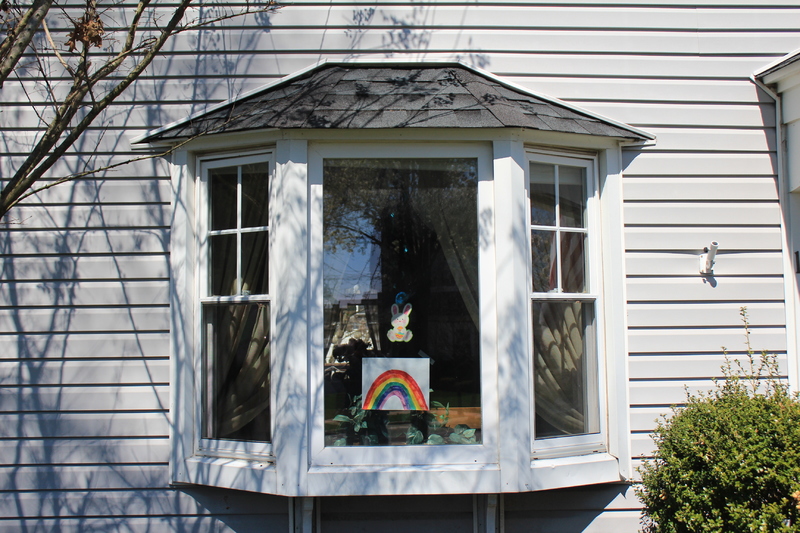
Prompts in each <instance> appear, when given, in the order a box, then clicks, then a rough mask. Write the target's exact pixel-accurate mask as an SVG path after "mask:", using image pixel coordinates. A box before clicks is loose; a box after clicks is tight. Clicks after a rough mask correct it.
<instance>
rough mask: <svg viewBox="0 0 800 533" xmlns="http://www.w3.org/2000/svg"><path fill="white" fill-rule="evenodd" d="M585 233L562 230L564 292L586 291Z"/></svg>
mask: <svg viewBox="0 0 800 533" xmlns="http://www.w3.org/2000/svg"><path fill="white" fill-rule="evenodd" d="M585 240H586V236H585V235H584V234H583V233H574V232H568V231H564V232H561V276H562V278H563V279H562V280H561V290H562V291H563V292H586V283H585V275H584V272H585V269H586V259H585V256H584V242H585Z"/></svg>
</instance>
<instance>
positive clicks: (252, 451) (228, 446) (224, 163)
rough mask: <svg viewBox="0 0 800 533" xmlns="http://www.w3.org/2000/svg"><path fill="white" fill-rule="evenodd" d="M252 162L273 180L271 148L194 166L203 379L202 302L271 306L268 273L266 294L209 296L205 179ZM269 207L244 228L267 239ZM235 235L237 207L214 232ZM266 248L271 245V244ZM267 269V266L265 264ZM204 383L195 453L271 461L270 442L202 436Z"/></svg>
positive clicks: (198, 367) (200, 373) (199, 390)
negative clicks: (259, 222) (261, 221)
mask: <svg viewBox="0 0 800 533" xmlns="http://www.w3.org/2000/svg"><path fill="white" fill-rule="evenodd" d="M253 163H267V164H268V165H269V180H270V182H271V181H272V180H273V176H274V174H275V160H274V153H273V152H272V151H261V152H255V153H247V152H245V153H240V154H235V155H228V156H221V157H220V156H209V157H200V158H198V167H199V176H198V177H199V187H198V188H197V195H198V201H197V207H198V213H199V214H200V215H201V216H198V217H197V250H198V252H199V253H198V276H197V289H196V290H197V294H198V296H199V297H198V298H197V308H196V311H195V312H196V313H197V314H196V319H195V324H197V328H198V329H197V331H196V333H195V338H196V339H197V343H198V346H197V348H196V353H197V354H198V357H197V358H196V360H195V376H197V378H198V379H199V380H201V381H202V380H204V379H208V378H204V376H205V375H206V370H205V369H204V365H205V364H206V363H205V359H206V355H205V352H206V350H208V346H207V345H206V344H207V343H206V342H205V341H206V339H205V337H206V336H205V334H204V332H203V328H204V327H205V324H204V320H203V306H204V304H223V303H232V304H247V303H268V304H270V305H271V303H272V298H271V295H272V294H273V293H274V290H273V287H274V285H273V281H272V276H269V287H268V289H267V290H268V293H267V294H259V295H252V296H250V295H235V296H211V295H209V292H210V290H209V281H210V278H211V273H210V265H209V261H208V257H209V241H208V238H207V237H208V236H210V234H211V233H217V232H211V231H210V230H209V227H208V222H209V220H210V218H211V216H210V213H211V203H210V201H209V195H210V189H211V187H210V182H209V171H210V170H213V169H218V168H229V167H238V168H239V176H240V178H239V179H240V181H241V167H242V166H244V165H249V164H253ZM269 191H272V183H270V184H269ZM237 202H239V203H241V184H240V185H239V186H238V187H237ZM272 211H273V210H272V209H270V213H269V214H270V220H269V221H268V226H266V227H259V228H248V229H258V230H266V231H267V232H268V236H269V240H270V241H271V234H272V232H271V231H270V228H271V226H272V216H273V213H272ZM223 233H224V234H235V235H237V236H241V234H242V233H244V232H242V231H241V211H240V210H239V209H237V224H236V228H233V229H231V230H226V231H223V232H220V233H218V234H223ZM268 247H269V248H271V246H269V244H268ZM270 252H271V250H270V251H268V253H267V258H268V260H269V258H270V257H271V253H270ZM239 261H240V258H238V257H237V271H240V270H241V265H239ZM267 268H269V266H268V267H267ZM274 331H275V320H274V313H273V312H272V310H270V335H271V336H273V337H274ZM272 341H273V339H270V344H272ZM206 386H207V383H200V384H199V386H198V387H196V390H195V395H196V398H197V400H196V404H197V411H198V413H197V415H196V416H197V420H198V422H199V423H198V424H197V426H196V428H195V442H197V449H196V450H197V453H198V454H199V455H208V456H221V457H224V456H238V457H252V458H263V459H265V460H269V461H274V456H273V453H272V442H256V441H235V440H227V439H211V438H205V437H203V435H202V427H203V423H202V421H203V420H204V419H205V417H207V413H204V410H205V408H206V406H205V405H204V404H205V399H204V394H203V392H204V389H205V387H206ZM274 401H275V393H274V391H272V390H270V409H272V406H273V405H274ZM270 426H271V427H270V436H272V435H274V432H275V415H274V413H270Z"/></svg>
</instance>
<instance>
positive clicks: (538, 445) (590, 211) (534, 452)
mask: <svg viewBox="0 0 800 533" xmlns="http://www.w3.org/2000/svg"><path fill="white" fill-rule="evenodd" d="M525 155H526V165H525V191H526V199H527V209H526V213H525V214H526V224H527V227H528V228H529V231H530V230H532V229H534V225H533V224H532V222H531V208H530V163H545V164H552V165H557V166H571V167H581V168H583V169H585V172H586V214H585V218H586V222H585V230H586V231H585V232H583V233H585V234H586V235H587V240H586V242H587V246H586V248H585V256H586V259H585V264H586V267H585V272H586V274H587V275H586V284H587V289H588V290H587V292H584V293H561V292H559V293H542V292H535V291H534V290H533V286H532V266H533V265H532V262H531V260H530V257H531V254H532V252H531V249H530V247H529V248H528V256H527V257H528V261H527V263H528V277H527V279H528V294H529V300H530V304H529V306H528V308H529V313H531V315H530V316H529V319H528V328H529V330H528V338H529V339H531V344H530V349H529V352H530V353H529V356H528V364H529V371H528V375H529V378H530V388H531V391H532V399H531V401H532V402H533V404H532V408H531V420H530V424H531V459H534V460H538V459H546V458H557V457H568V456H579V455H584V454H590V453H601V452H605V451H606V450H607V446H606V442H607V428H606V419H607V416H606V405H607V401H606V387H605V375H604V368H605V353H604V350H603V346H604V342H603V332H604V331H605V327H604V324H605V321H604V316H603V312H602V311H601V308H602V293H603V282H602V272H603V264H602V259H601V255H600V250H601V244H600V239H601V235H600V233H601V232H600V227H599V226H600V224H599V220H598V215H597V212H598V210H599V206H598V204H599V190H598V187H597V183H598V173H597V157H596V156H594V155H588V154H587V155H578V154H573V153H564V152H558V151H553V150H541V149H533V148H527V149H526V150H525ZM555 227H558V228H560V227H561V223H560V221H556V226H555ZM528 244H529V246H530V239H529V240H528ZM560 283H561V282H560V281H559V284H560ZM542 301H565V302H572V301H581V302H592V304H593V310H592V316H593V321H592V322H593V323H592V324H591V325H588V326H587V329H588V330H589V332H588V334H587V336H586V337H587V339H588V340H589V341H590V342H588V343H587V344H588V345H589V346H587V351H588V352H589V353H588V355H587V357H592V358H593V359H594V365H595V368H594V372H595V376H594V381H595V384H594V386H595V387H596V391H595V396H596V397H595V398H594V401H596V402H597V413H596V414H595V416H597V423H598V431H597V432H593V433H587V434H583V435H567V436H558V437H545V438H536V435H535V427H536V408H535V387H534V383H533V381H534V368H533V366H534V365H533V344H532V339H533V316H532V310H531V307H532V304H533V303H534V302H542Z"/></svg>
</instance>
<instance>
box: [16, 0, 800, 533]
mask: <svg viewBox="0 0 800 533" xmlns="http://www.w3.org/2000/svg"><path fill="white" fill-rule="evenodd" d="M207 3H208V2H207ZM493 4H495V2H491V1H485V0H481V1H479V2H456V1H447V2H445V1H442V2H438V3H420V2H408V3H407V4H405V5H396V3H395V4H392V3H384V2H377V3H367V2H361V1H357V0H353V1H349V2H346V1H341V0H334V1H332V2H330V3H329V4H328V5H324V4H323V3H319V2H311V1H308V0H296V1H294V2H292V3H291V4H290V5H286V6H285V7H284V8H283V9H282V10H281V11H280V12H279V13H277V14H274V15H270V16H268V17H266V16H260V17H251V18H248V19H246V20H244V21H242V20H239V21H236V22H230V23H228V24H227V26H228V29H227V30H226V29H214V30H210V29H209V30H204V31H202V32H200V33H199V34H197V33H195V34H187V35H184V36H182V37H180V38H179V39H177V40H176V41H174V43H173V48H172V51H168V52H166V53H164V54H162V57H160V58H158V59H157V60H156V61H155V63H154V65H153V66H152V68H151V70H150V71H149V72H148V76H147V77H146V78H144V79H142V80H140V81H139V82H138V83H137V84H136V85H135V86H134V87H133V88H132V90H131V91H129V92H128V93H126V95H125V96H124V97H123V98H121V99H120V101H119V103H118V104H116V105H115V106H113V108H112V109H111V110H109V112H108V113H107V114H106V117H105V122H104V123H98V126H99V125H101V124H102V125H103V128H105V132H103V131H102V129H101V128H96V129H94V130H93V131H92V132H91V134H89V135H87V136H86V138H85V140H83V141H82V142H81V143H79V145H78V146H77V147H76V149H75V150H74V151H73V152H72V153H71V154H70V155H68V156H66V157H64V158H63V160H62V162H61V163H60V164H59V166H58V168H57V169H55V170H54V172H53V175H54V176H58V175H62V174H63V173H65V172H68V171H71V170H74V169H77V168H80V166H81V164H82V163H83V162H85V161H87V160H92V161H95V162H96V163H108V162H115V161H118V160H120V159H122V158H125V157H129V156H130V155H131V151H130V145H129V141H130V139H131V138H133V137H135V136H137V135H139V134H141V133H142V132H143V131H145V130H147V129H152V128H155V127H158V126H160V125H163V124H166V123H168V122H170V121H173V120H176V119H179V118H182V117H185V116H186V115H187V114H189V113H191V112H195V111H198V110H202V109H203V108H205V107H206V106H207V105H209V104H211V103H214V102H217V101H220V100H223V99H226V98H229V97H233V96H236V95H238V94H240V93H241V92H243V91H246V90H250V89H252V88H255V87H257V86H259V85H261V84H263V83H266V82H268V81H270V80H273V79H275V78H276V77H280V76H283V75H287V74H290V73H292V72H294V71H295V70H298V69H301V68H304V67H307V66H309V65H310V64H313V63H315V62H316V61H318V60H320V59H322V58H333V59H344V58H349V57H375V58H383V57H386V56H387V55H390V56H393V57H403V58H408V59H409V60H414V59H420V58H426V59H428V58H442V59H445V58H448V59H449V58H458V59H461V60H463V61H466V62H469V63H472V64H474V65H476V66H479V67H482V68H484V69H486V70H489V71H491V72H493V73H495V74H498V75H500V76H505V77H508V78H509V79H510V80H512V81H514V82H517V83H520V84H522V85H525V86H527V87H529V88H531V89H533V90H536V91H539V92H543V93H546V94H549V95H552V96H555V97H559V98H562V99H565V100H568V101H570V102H572V103H575V104H577V105H579V106H583V107H585V108H587V109H590V110H592V111H595V112H598V113H601V114H603V115H606V116H608V117H610V118H613V119H616V120H619V121H622V122H627V123H629V124H631V125H633V126H636V127H640V128H642V129H645V130H647V131H649V132H651V133H654V134H655V135H657V136H658V141H657V143H656V144H655V145H653V146H648V147H646V148H635V149H631V150H628V151H626V152H625V156H626V165H627V168H626V169H625V178H624V197H625V202H624V206H623V207H624V218H625V228H624V234H625V245H626V249H627V255H626V264H625V265H624V267H625V268H626V271H627V276H628V283H627V299H628V301H629V307H628V321H629V329H630V331H629V350H630V356H629V364H630V366H629V368H630V375H631V402H632V405H631V411H630V412H631V420H632V428H633V430H634V431H633V435H632V439H633V450H634V454H635V455H636V456H637V457H638V456H639V455H644V456H646V455H647V454H649V452H650V450H651V448H652V443H651V441H650V439H649V437H648V432H649V431H650V430H651V429H652V428H653V426H654V423H653V420H654V418H655V417H656V416H657V415H658V414H659V413H663V412H666V411H667V410H668V406H669V405H670V404H672V403H676V402H681V401H682V400H683V399H684V392H683V385H684V384H688V385H689V387H690V389H691V390H695V389H699V388H707V387H709V386H710V385H711V381H710V379H711V378H712V377H714V376H718V375H719V365H720V364H721V362H722V353H721V349H720V346H722V345H725V346H727V347H728V350H729V351H730V352H731V353H732V354H741V353H742V351H743V349H744V345H743V343H742V340H743V336H742V328H741V325H740V320H739V316H738V310H739V307H740V306H743V305H746V306H748V309H749V312H750V319H751V323H752V325H753V344H754V347H755V348H757V349H758V350H761V349H768V350H771V351H773V352H774V353H777V354H779V356H780V357H781V360H782V361H785V359H786V357H785V353H786V348H787V337H786V331H785V323H786V318H785V310H784V307H783V303H782V301H783V299H784V282H783V278H782V274H783V263H782V258H781V249H782V246H783V242H782V233H781V227H780V225H781V212H780V208H779V204H778V194H777V187H776V173H777V170H776V169H777V166H776V146H775V143H776V135H775V108H774V103H773V101H772V100H771V99H770V98H769V97H767V96H766V95H764V94H763V93H761V92H760V91H759V90H758V89H757V88H756V87H755V85H753V83H752V82H751V81H750V80H749V76H750V75H751V74H752V73H753V72H754V71H755V70H757V69H758V68H760V67H762V66H763V65H765V64H767V63H769V62H771V61H772V60H774V59H775V58H777V57H780V56H782V55H783V54H785V53H786V52H788V51H790V50H793V49H795V48H797V46H798V42H800V30H798V28H800V7H799V6H797V3H796V2H795V1H794V0H772V1H771V2H770V6H772V7H760V5H761V2H758V1H756V0H751V1H749V2H748V1H746V0H730V1H727V2H720V1H712V0H709V1H708V2H706V3H705V4H703V5H702V6H696V5H694V4H693V3H691V2H689V1H683V0H673V1H671V2H670V1H669V0H665V1H664V2H659V7H649V5H650V3H649V2H644V1H635V0H627V1H617V2H614V3H613V4H609V3H608V2H605V1H600V0H583V1H579V2H559V1H553V2H547V3H546V4H541V3H538V2H525V1H512V2H502V3H499V2H498V3H497V4H496V5H493ZM128 9H129V8H128ZM124 15H126V13H121V14H119V15H118V16H119V17H120V18H121V17H123V16H124ZM240 25H244V28H243V29H242V28H241V27H240ZM56 30H57V28H56V29H55V30H54V33H55V37H56V39H57V40H59V39H61V40H63V39H64V32H63V31H62V32H60V33H59V32H58V31H56ZM173 52H174V53H173ZM34 84H35V72H31V74H30V76H29V77H28V78H23V79H22V80H20V81H17V80H13V81H9V82H7V83H6V84H5V85H4V87H3V89H2V91H3V97H4V98H3V99H2V101H0V128H2V137H0V140H2V143H3V152H4V155H5V157H3V158H0V176H1V177H7V176H8V175H9V170H10V167H11V165H10V164H9V160H10V159H18V158H19V157H20V156H21V155H23V154H24V153H25V152H26V151H27V149H28V146H29V142H30V140H31V139H32V138H33V136H34V135H35V131H34V130H33V128H35V127H36V125H37V123H36V117H35V114H34V113H33V111H32V110H31V108H30V106H27V105H20V104H19V102H24V101H25V95H24V93H23V89H27V90H29V91H31V90H33V89H34V88H35V87H34ZM26 126H29V127H30V128H32V129H31V130H30V131H25V130H20V127H26ZM167 178H168V173H167V170H166V166H165V165H164V164H163V163H161V162H156V161H150V162H144V163H140V164H136V165H131V166H128V167H123V168H122V169H120V170H118V171H114V172H112V173H109V174H107V175H105V176H99V177H97V178H92V179H86V180H82V181H79V182H76V183H74V184H70V185H62V186H59V187H56V188H54V189H52V190H50V191H48V192H46V193H44V194H42V195H41V196H40V197H39V198H37V199H35V200H33V201H31V202H28V203H27V204H26V206H24V207H20V208H17V209H16V210H15V211H14V212H13V213H12V216H13V217H14V219H15V221H14V222H15V223H13V224H11V225H9V226H8V227H7V229H6V231H5V232H4V234H3V235H2V237H0V254H2V262H3V270H2V278H1V279H0V347H1V348H2V349H0V383H1V384H2V385H0V386H1V387H2V388H0V437H2V438H3V439H6V440H4V441H3V443H2V447H0V458H1V459H2V460H0V464H2V465H4V466H0V490H3V491H9V492H8V493H7V495H6V497H5V498H3V499H2V500H0V516H4V517H6V519H5V520H3V521H0V530H2V529H3V528H5V529H6V530H9V531H12V530H15V531H16V530H19V529H20V528H21V527H22V526H23V525H24V526H26V527H28V528H29V529H28V530H29V531H39V530H41V531H45V530H52V529H54V528H56V527H59V528H61V530H63V531H68V530H75V531H80V530H85V529H87V528H89V527H90V526H98V527H104V528H107V529H109V528H110V529H115V528H116V527H117V526H118V525H119V524H121V523H123V522H124V523H125V524H126V525H128V526H130V530H132V531H139V530H142V531H144V530H148V531H160V530H178V529H182V528H183V529H191V528H195V527H197V528H199V529H202V530H206V529H209V530H215V531H223V530H235V531H249V530H251V529H249V528H250V527H251V526H252V528H253V530H263V527H264V524H265V523H273V522H271V521H274V526H275V530H282V531H285V530H286V529H285V528H286V527H288V526H287V524H288V516H287V505H286V501H285V500H284V499H281V498H272V497H260V496H252V495H250V496H246V497H245V496H243V495H236V496H235V497H227V499H223V497H222V494H223V493H221V492H218V491H210V490H202V491H194V492H191V493H181V492H172V491H169V490H165V488H166V484H167V469H166V462H167V457H168V455H167V436H168V432H169V417H168V413H167V405H168V397H169V387H168V383H169V375H168V360H167V358H168V356H169V348H168V331H167V308H166V306H167V299H166V298H167V287H168V283H169V280H168V279H167V277H166V276H167V262H168V251H169V230H168V228H169V225H170V214H171V209H170V191H169V182H168V179H167ZM712 240H716V241H719V243H720V254H719V255H718V260H717V266H716V268H715V274H716V276H715V278H714V279H713V280H704V279H703V278H701V277H700V276H699V275H698V265H697V255H698V254H699V252H700V250H701V249H702V247H703V246H707V245H708V243H709V242H711V241H712ZM617 355H619V354H617ZM675 378H678V379H675ZM74 491H77V492H74ZM366 502H367V501H366V500H356V499H353V500H351V501H350V502H349V503H348V502H344V501H339V502H338V503H337V501H336V500H330V501H327V503H325V504H323V506H322V514H321V516H322V519H323V521H324V522H326V523H327V524H328V526H326V531H329V530H332V531H335V530H337V527H343V526H342V525H343V524H350V526H348V527H351V526H352V527H365V528H367V527H369V526H368V524H369V523H370V522H369V521H370V520H373V519H374V516H373V515H370V514H369V513H367V514H364V510H365V507H364V506H368V503H366ZM565 502H569V504H567V503H565ZM462 503H463V505H464V506H466V505H467V504H466V503H464V502H461V503H459V505H458V506H457V507H458V508H459V509H461V508H460V507H459V506H462ZM334 504H336V506H334ZM441 504H442V505H441V506H440V507H439V508H438V511H437V508H436V507H435V506H434V508H433V509H428V510H426V513H428V514H426V515H425V516H428V517H430V518H431V520H432V519H433V518H434V517H435V516H436V513H437V512H439V513H443V514H445V515H446V514H447V513H448V512H452V513H453V514H452V518H453V520H454V522H453V523H456V522H457V521H458V520H461V519H464V516H461V515H458V517H457V513H461V512H462V511H464V510H463V509H461V510H458V511H457V510H455V509H453V510H448V506H447V505H446V504H447V502H446V501H445V500H442V501H441ZM339 505H341V509H345V510H346V509H350V510H349V511H340V512H337V511H336V509H339V508H340V507H339ZM636 508H637V504H636V502H635V499H634V498H633V496H632V495H631V494H630V493H629V492H625V489H624V487H605V488H600V489H597V490H595V489H580V490H574V491H566V492H559V493H556V494H553V495H538V496H537V495H519V496H514V497H509V498H507V499H506V502H505V510H506V531H524V530H530V529H531V528H532V526H533V525H535V526H536V527H538V528H540V529H537V530H541V531H566V530H574V531H579V530H584V529H585V530H587V531H592V530H594V531H602V530H607V529H608V528H612V526H611V524H615V525H614V526H613V529H615V530H620V531H622V530H630V531H634V530H636V528H637V527H638V512H637V511H636ZM359 509H360V510H359ZM465 509H466V507H465ZM604 510H605V511H604ZM464 512H467V511H464ZM258 514H263V515H266V516H258ZM87 516H88V517H89V518H86V517H87ZM126 516H135V518H126ZM566 516H569V517H572V521H571V522H569V525H566V524H567V523H565V522H563V521H562V520H563V518H564V517H566ZM15 517H20V518H15ZM459 517H460V518H459ZM214 528H216V529H214ZM565 528H567V529H565ZM269 530H272V529H269Z"/></svg>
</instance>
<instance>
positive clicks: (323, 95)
mask: <svg viewBox="0 0 800 533" xmlns="http://www.w3.org/2000/svg"><path fill="white" fill-rule="evenodd" d="M397 128H472V129H474V128H523V129H530V130H538V131H546V132H548V131H549V132H557V133H568V134H580V135H591V136H602V137H606V138H617V139H620V140H623V141H626V142H645V141H652V140H654V139H655V137H654V136H653V135H651V134H649V133H647V132H645V131H642V130H640V129H637V128H634V127H632V126H629V125H627V124H623V123H620V122H617V121H614V120H612V119H609V118H606V117H602V116H600V115H597V114H596V113H592V112H590V111H587V110H584V109H581V108H578V107H576V106H574V105H571V104H569V103H566V102H562V101H560V100H558V99H556V98H552V97H550V96H546V95H543V94H539V93H535V92H533V91H530V90H528V89H526V88H524V87H521V86H519V85H516V84H514V83H511V82H508V81H506V80H503V79H502V78H499V77H497V76H495V75H493V74H491V73H489V72H486V71H483V70H481V69H478V68H475V67H472V66H469V65H466V64H464V63H461V62H453V61H450V62H431V61H422V62H420V61H415V62H408V61H391V60H389V61H382V62H375V61H369V62H366V61H347V62H330V61H322V62H320V63H317V64H315V65H312V66H310V67H308V68H306V69H303V70H301V71H299V72H296V73H294V74H291V75H289V76H286V77H284V78H281V79H280V80H277V81H275V82H273V83H270V84H267V85H265V86H263V87H260V88H258V89H256V90H254V91H251V92H249V93H247V94H244V95H242V96H240V97H239V98H236V99H233V100H229V101H226V102H223V103H220V104H218V105H215V106H213V107H211V108H209V109H207V110H205V111H202V112H200V113H196V114H194V115H192V116H189V117H187V118H185V119H182V120H179V121H177V122H174V123H172V124H168V125H166V126H163V127H161V128H158V129H156V130H153V131H151V132H148V133H146V134H145V135H143V136H141V137H138V138H136V139H134V140H133V143H152V144H156V143H157V144H164V143H166V144H172V143H176V142H182V141H185V140H186V139H192V138H193V137H197V136H207V135H216V134H222V133H234V132H245V131H254V130H269V129H278V130H353V129H358V130H363V129H384V130H386V129H397Z"/></svg>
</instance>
